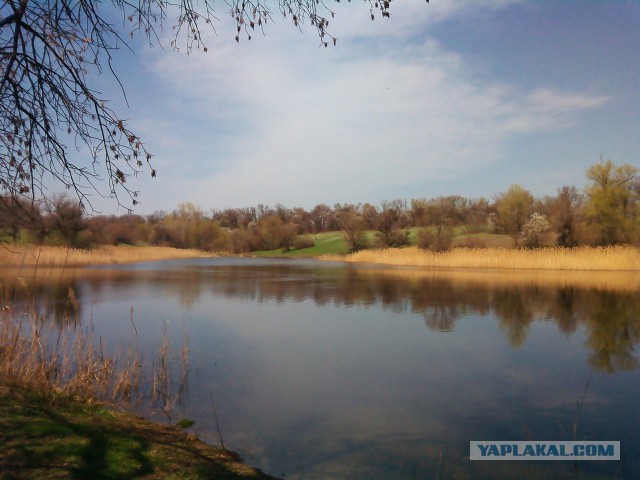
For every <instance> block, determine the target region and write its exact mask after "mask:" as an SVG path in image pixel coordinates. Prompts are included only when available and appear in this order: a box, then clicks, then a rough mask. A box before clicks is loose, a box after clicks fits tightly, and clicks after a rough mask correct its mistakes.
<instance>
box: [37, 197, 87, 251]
mask: <svg viewBox="0 0 640 480" xmlns="http://www.w3.org/2000/svg"><path fill="white" fill-rule="evenodd" d="M44 205H45V211H46V217H45V219H44V221H45V222H46V224H47V225H48V230H49V232H48V233H49V235H55V234H57V235H59V237H60V239H61V241H62V242H63V243H64V244H65V245H68V246H71V247H84V246H86V243H85V242H83V241H82V239H81V237H80V233H81V232H82V230H83V229H84V228H85V221H84V215H83V212H82V208H81V206H80V202H79V201H78V200H75V199H71V198H70V197H68V196H67V195H64V194H56V195H53V196H52V198H51V199H50V200H47V201H46V202H45V204H44Z"/></svg>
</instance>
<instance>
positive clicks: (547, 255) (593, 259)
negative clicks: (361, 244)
mask: <svg viewBox="0 0 640 480" xmlns="http://www.w3.org/2000/svg"><path fill="white" fill-rule="evenodd" d="M319 258H320V259H321V260H331V261H341V262H352V263H377V264H382V265H397V266H415V267H437V268H474V269H528V270H581V271H596V270H602V271H640V249H638V248H635V247H630V246H616V247H604V248H602V247H578V248H541V249H535V250H529V249H504V248H455V249H453V250H450V251H448V252H432V251H428V250H422V249H419V248H417V247H407V248H388V249H375V250H362V251H360V252H356V253H351V254H348V255H323V256H321V257H319Z"/></svg>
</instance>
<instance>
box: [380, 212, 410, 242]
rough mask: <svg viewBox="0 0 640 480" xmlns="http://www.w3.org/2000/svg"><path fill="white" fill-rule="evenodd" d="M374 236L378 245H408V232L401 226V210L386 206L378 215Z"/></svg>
mask: <svg viewBox="0 0 640 480" xmlns="http://www.w3.org/2000/svg"><path fill="white" fill-rule="evenodd" d="M376 228H377V230H378V232H377V233H376V237H377V240H378V246H380V247H404V246H407V245H409V232H408V231H407V230H405V229H404V228H402V223H401V212H399V211H398V209H396V208H386V209H385V210H383V211H382V212H381V213H380V214H379V215H378V222H377V225H376Z"/></svg>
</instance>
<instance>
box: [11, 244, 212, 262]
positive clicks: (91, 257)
mask: <svg viewBox="0 0 640 480" xmlns="http://www.w3.org/2000/svg"><path fill="white" fill-rule="evenodd" d="M213 256H216V255H215V254H210V253H206V252H202V251H200V250H188V249H178V248H170V247H132V246H126V245H122V246H117V247H116V246H109V245H103V246H100V247H97V248H95V249H93V250H80V249H73V248H68V247H52V246H46V245H4V246H0V266H27V265H39V266H81V265H103V264H114V263H133V262H146V261H151V260H168V259H174V258H197V257H213Z"/></svg>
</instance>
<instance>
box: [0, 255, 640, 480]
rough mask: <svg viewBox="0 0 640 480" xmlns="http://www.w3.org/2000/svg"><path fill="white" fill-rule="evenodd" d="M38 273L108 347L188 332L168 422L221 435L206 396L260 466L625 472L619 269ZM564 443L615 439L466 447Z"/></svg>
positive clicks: (639, 407)
mask: <svg viewBox="0 0 640 480" xmlns="http://www.w3.org/2000/svg"><path fill="white" fill-rule="evenodd" d="M3 275H4V276H3ZM20 275H21V276H23V277H28V276H29V274H28V272H26V271H24V272H21V273H20ZM594 275H595V276H597V274H590V276H591V277H593V276H594ZM12 276H13V277H12ZM12 278H14V279H15V273H10V272H5V273H4V274H2V273H0V281H2V282H4V283H3V288H4V290H5V295H14V296H15V295H18V296H19V293H18V292H19V291H20V290H21V288H22V287H18V286H16V285H17V283H15V282H14V283H12ZM38 278H39V279H38V280H37V281H35V280H33V279H32V281H33V284H32V286H31V287H30V288H31V290H30V294H31V295H34V296H37V297H39V298H40V299H41V300H42V301H43V304H45V305H48V307H46V308H48V310H47V311H46V312H45V314H46V315H48V316H49V317H50V318H51V321H56V322H58V323H59V324H60V325H63V324H64V323H65V322H67V323H68V322H69V318H70V317H72V316H73V317H75V316H76V313H75V308H72V306H70V302H69V301H68V288H69V287H71V288H72V289H73V290H74V292H75V295H76V298H77V299H78V305H77V310H78V312H77V317H78V318H79V319H80V320H81V322H83V323H84V324H85V325H86V324H88V322H92V323H93V325H94V329H95V333H96V335H97V336H99V337H100V338H102V339H103V341H105V342H106V343H107V344H108V345H110V346H111V347H112V348H116V346H119V345H123V346H126V345H128V344H129V343H131V341H132V339H133V338H135V337H134V333H133V326H132V321H131V318H133V321H134V323H135V326H136V329H137V331H138V342H139V343H140V348H141V349H142V350H143V351H144V352H146V355H148V358H151V356H153V354H154V352H155V351H157V349H158V346H159V345H160V343H161V335H162V332H163V330H164V329H165V328H166V332H167V333H166V334H167V336H168V337H169V339H170V341H171V344H172V347H173V352H174V356H175V357H179V354H180V349H181V344H182V342H183V339H184V338H185V337H187V338H188V344H189V350H190V354H189V380H188V385H187V390H186V395H185V396H184V397H183V398H182V401H181V402H176V403H175V404H173V405H172V409H171V410H170V411H169V414H170V415H171V416H172V420H173V421H176V420H177V419H179V418H182V417H188V418H192V419H194V420H195V421H196V424H197V427H198V430H197V433H198V435H199V436H201V437H203V438H204V439H205V440H207V441H209V442H210V443H219V442H220V439H219V434H218V429H217V426H216V421H215V415H214V409H215V413H216V414H217V417H218V426H219V429H220V432H221V434H222V438H223V440H224V443H225V445H226V446H227V448H230V449H232V450H235V451H237V452H239V453H240V454H241V455H242V456H243V457H244V458H245V459H246V460H247V461H248V462H249V463H250V464H252V465H255V466H257V467H259V468H261V469H262V470H264V471H265V472H267V473H270V474H272V475H274V476H278V477H279V476H284V477H285V478H288V479H289V478H291V479H328V478H337V479H355V478H358V479H395V478H399V479H403V478H406V479H414V478H415V479H427V478H439V479H448V478H459V479H467V478H468V479H485V478H487V479H489V478H585V479H591V478H630V479H631V478H640V388H639V387H640V373H639V370H638V366H639V364H638V354H637V348H638V342H639V341H640V295H639V293H640V292H639V291H638V289H636V288H634V287H633V284H631V286H630V285H629V282H626V281H622V282H618V283H620V285H609V284H608V283H607V282H602V286H599V285H598V284H597V283H596V284H594V283H592V282H587V283H580V282H578V283H575V284H574V283H572V282H558V281H549V280H548V279H547V280H540V279H538V280H536V279H531V280H530V281H529V280H526V279H524V280H523V279H522V276H518V275H516V274H514V273H510V274H504V273H502V274H496V273H488V272H480V273H475V274H469V273H465V272H424V271H419V270H410V269H405V270H401V269H395V270H392V269H383V268H374V267H353V266H344V265H342V264H332V263H320V262H315V261H285V260H257V259H197V260H180V261H167V262H153V263H147V264H137V265H125V266H115V267H104V268H99V269H79V270H76V271H73V272H71V271H66V272H54V273H50V274H48V275H46V276H45V277H44V278H43V276H42V274H40V275H39V277H38ZM636 279H637V278H636ZM556 280H557V279H556ZM632 280H633V278H632ZM615 283H616V282H615V281H614V282H613V284H615ZM637 284H638V283H636V284H635V285H637ZM604 285H607V286H606V288H605V286H604ZM71 310H74V312H73V314H71V315H70V311H71ZM176 377H177V375H176ZM212 397H213V399H214V401H213V402H212ZM139 408H140V409H141V411H142V413H144V414H146V415H148V416H151V417H153V418H156V419H158V420H161V421H166V418H167V417H166V416H165V414H164V413H162V411H161V410H159V409H158V408H157V407H152V406H150V405H149V404H148V403H143V404H141V405H140V407H139ZM574 439H577V440H582V439H586V440H619V441H620V442H621V445H622V458H623V460H622V461H620V462H579V463H574V462H533V461H527V462H470V461H469V459H468V456H469V441H470V440H574Z"/></svg>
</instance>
